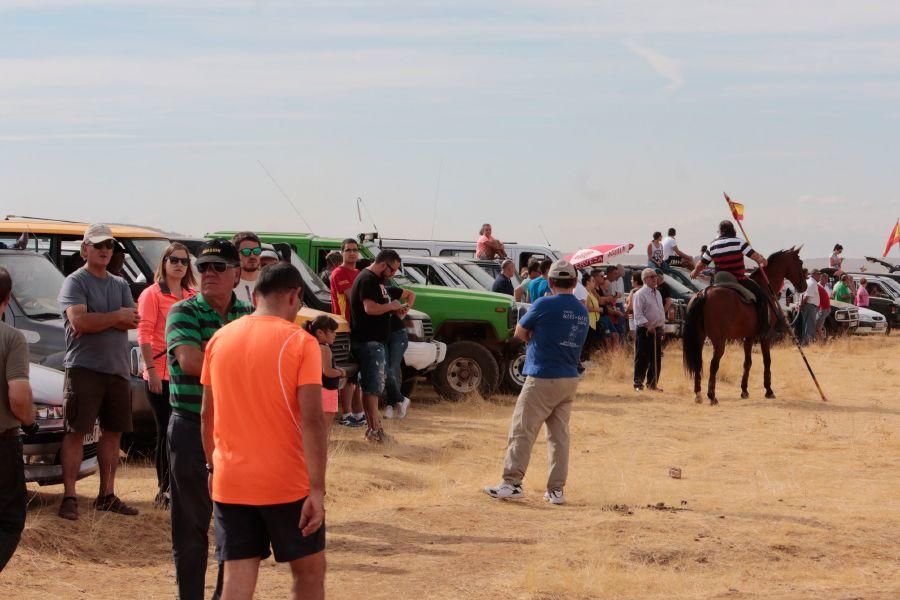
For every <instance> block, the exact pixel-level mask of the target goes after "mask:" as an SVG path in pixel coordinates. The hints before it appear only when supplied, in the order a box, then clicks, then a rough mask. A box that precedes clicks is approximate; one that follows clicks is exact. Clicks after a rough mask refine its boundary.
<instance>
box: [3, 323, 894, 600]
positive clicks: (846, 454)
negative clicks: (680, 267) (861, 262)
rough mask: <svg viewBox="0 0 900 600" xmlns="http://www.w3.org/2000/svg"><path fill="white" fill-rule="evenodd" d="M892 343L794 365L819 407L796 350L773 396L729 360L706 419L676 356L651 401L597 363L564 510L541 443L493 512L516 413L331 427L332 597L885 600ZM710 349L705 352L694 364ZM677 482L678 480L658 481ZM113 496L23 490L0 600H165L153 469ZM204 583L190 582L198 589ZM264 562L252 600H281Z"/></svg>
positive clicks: (618, 365) (784, 353)
mask: <svg viewBox="0 0 900 600" xmlns="http://www.w3.org/2000/svg"><path fill="white" fill-rule="evenodd" d="M898 351H900V339H898V338H897V337H892V338H889V339H884V338H881V339H877V340H876V339H852V340H843V341H838V342H836V343H832V344H830V345H828V346H825V347H820V348H814V349H811V350H810V351H809V355H810V359H811V362H812V364H813V366H814V368H815V369H816V371H817V373H818V374H819V377H820V381H821V382H822V384H823V386H824V388H825V389H826V392H827V393H828V395H829V402H828V403H823V402H821V401H820V400H819V399H818V396H817V394H816V391H815V388H814V387H813V385H812V383H811V381H810V380H809V377H808V375H807V374H806V371H805V368H804V367H803V364H802V362H801V360H800V358H799V356H798V355H797V352H796V350H795V349H792V348H780V349H778V350H777V351H776V352H775V357H774V362H775V365H774V383H775V391H776V393H777V394H778V399H777V400H765V399H763V394H762V389H761V387H762V386H761V378H762V376H761V372H760V365H761V358H760V357H759V355H756V356H755V360H756V364H755V366H754V372H753V376H752V379H751V384H752V396H751V398H750V399H749V400H740V399H739V390H738V389H737V386H738V380H739V368H740V363H741V355H740V352H739V351H738V349H737V348H730V349H729V351H728V353H727V354H726V358H725V361H724V364H723V367H722V369H723V372H722V377H721V378H720V387H719V399H720V401H721V405H720V406H718V407H710V406H708V405H702V406H701V405H696V404H694V402H693V400H692V395H691V393H690V390H689V382H688V381H687V379H686V378H685V377H684V375H683V372H682V369H681V364H680V360H681V357H680V351H679V350H678V348H677V347H673V348H670V349H667V354H666V357H665V359H664V371H663V379H662V384H661V385H662V387H663V388H664V389H665V392H664V393H659V394H652V393H649V392H645V393H643V394H636V393H635V392H633V391H632V390H631V387H630V385H629V380H630V366H629V363H628V361H629V358H628V357H627V356H625V355H622V356H616V357H612V358H611V359H609V360H606V361H599V362H598V363H597V364H595V365H593V366H592V367H591V370H590V372H589V374H588V376H587V377H586V378H585V380H584V381H583V383H582V384H581V387H580V394H579V397H578V400H577V405H576V407H575V410H574V413H573V418H572V424H571V428H572V440H573V444H572V459H571V466H570V476H569V484H568V486H567V488H566V495H567V499H568V501H569V502H568V504H567V505H566V506H560V507H556V506H549V505H547V504H545V503H544V502H543V501H542V500H541V495H542V492H543V485H542V484H543V482H544V477H545V476H546V444H545V443H544V440H543V439H540V440H539V441H538V443H537V445H536V447H535V450H534V454H533V460H532V464H531V469H530V471H529V473H528V476H527V478H526V480H525V489H526V493H527V499H525V500H524V501H521V502H518V503H514V502H501V501H495V500H491V499H490V498H488V497H487V496H485V495H484V494H483V493H482V491H481V489H482V487H483V486H485V485H486V484H494V483H496V482H497V481H498V480H499V475H500V468H501V463H502V459H503V451H504V447H505V442H506V432H507V428H508V425H509V418H510V415H511V412H512V405H513V403H514V401H515V398H512V397H501V398H499V399H494V400H493V401H491V402H485V401H482V400H471V401H469V402H464V403H460V404H450V403H439V402H437V401H436V400H434V399H433V398H430V397H429V396H428V394H421V395H422V396H424V398H423V400H422V402H420V403H418V404H414V405H413V408H412V410H411V412H410V416H409V418H407V419H406V420H405V421H403V422H388V424H389V428H390V429H389V431H390V433H391V434H393V435H394V438H395V442H393V443H391V444H388V445H386V446H384V447H373V446H371V445H367V444H366V443H364V442H363V441H362V432H361V431H359V430H346V429H341V428H337V429H336V438H335V440H334V443H333V445H332V448H331V457H330V463H329V471H328V505H327V510H328V517H327V522H328V567H329V571H328V583H327V585H328V595H329V597H332V598H372V599H375V598H390V599H398V598H399V599H406V598H421V599H441V598H447V599H460V598H483V597H488V598H513V599H519V598H521V599H529V600H551V599H587V598H667V599H672V598H724V599H735V600H737V599H746V598H784V599H796V598H816V599H827V598H834V599H850V598H866V599H876V598H884V599H888V598H891V599H893V598H898V597H900V542H898V538H900V500H898V497H900V430H898V426H900V394H898V393H897V389H898V381H900V361H898V359H897V355H898ZM707 353H708V351H707ZM670 467H680V468H681V469H682V472H683V477H682V478H681V479H673V478H670V477H669V468H670ZM120 473H121V479H120V485H119V493H120V495H121V496H122V497H124V498H125V499H127V500H128V501H129V502H132V503H135V504H137V505H138V506H139V507H140V509H141V511H142V512H141V515H140V516H138V517H135V518H129V517H121V516H117V515H93V514H91V512H90V511H89V509H88V505H89V497H91V496H92V495H93V494H94V493H95V490H94V486H95V485H96V478H90V479H87V480H85V481H83V482H81V483H80V485H79V491H80V493H81V494H82V497H81V510H82V515H83V516H82V519H81V520H80V521H79V522H77V523H69V522H65V521H61V520H60V519H58V518H57V517H56V516H55V511H56V507H57V504H58V502H59V501H60V499H61V492H62V490H61V488H60V487H57V486H54V487H48V488H37V487H33V488H31V492H32V494H33V497H32V498H31V505H30V510H29V514H28V524H27V526H26V530H25V533H24V537H23V540H22V543H21V545H20V546H19V550H18V552H17V554H16V556H15V557H14V558H13V560H12V562H11V563H10V565H9V566H8V567H7V569H6V571H5V572H4V573H3V574H2V576H0V597H4V598H12V597H16V598H41V599H45V598H110V597H117V598H140V599H142V600H150V599H153V598H172V597H173V596H174V593H175V592H174V590H175V588H174V575H173V567H172V561H171V551H170V542H169V530H168V527H169V521H168V513H165V512H161V511H158V510H154V509H153V507H152V505H151V500H152V498H153V487H154V478H155V476H154V471H153V470H152V469H151V468H150V467H149V466H148V465H146V464H140V463H130V464H127V465H125V466H124V467H123V468H122V470H121V471H120ZM213 576H214V573H213V570H212V569H211V570H210V573H209V575H208V577H207V581H209V582H211V581H212V580H213ZM288 578H289V574H288V571H287V570H286V569H285V568H284V567H283V566H280V565H276V564H275V563H273V562H271V560H270V561H267V562H265V563H264V564H263V566H262V568H261V575H260V583H259V587H258V597H259V598H284V597H285V596H286V589H287V584H288Z"/></svg>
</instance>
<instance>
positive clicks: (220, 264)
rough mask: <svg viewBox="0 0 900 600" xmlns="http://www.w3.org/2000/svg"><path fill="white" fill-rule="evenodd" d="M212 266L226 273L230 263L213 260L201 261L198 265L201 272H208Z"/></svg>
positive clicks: (219, 271) (217, 271)
mask: <svg viewBox="0 0 900 600" xmlns="http://www.w3.org/2000/svg"><path fill="white" fill-rule="evenodd" d="M210 268H212V269H213V270H215V272H216V273H224V272H225V269H227V268H228V265H227V264H225V263H223V262H211V263H201V264H199V265H197V270H198V271H200V272H201V273H206V272H207V271H209V270H210Z"/></svg>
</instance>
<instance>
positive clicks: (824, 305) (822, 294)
mask: <svg viewBox="0 0 900 600" xmlns="http://www.w3.org/2000/svg"><path fill="white" fill-rule="evenodd" d="M818 285H819V310H831V299H830V298H829V297H828V290H826V289H825V286H823V285H822V284H821V283H820V284H818Z"/></svg>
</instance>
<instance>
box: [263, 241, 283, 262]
mask: <svg viewBox="0 0 900 600" xmlns="http://www.w3.org/2000/svg"><path fill="white" fill-rule="evenodd" d="M259 257H260V258H274V259H275V260H281V257H280V256H278V253H277V252H275V246H273V245H272V244H262V253H260V255H259Z"/></svg>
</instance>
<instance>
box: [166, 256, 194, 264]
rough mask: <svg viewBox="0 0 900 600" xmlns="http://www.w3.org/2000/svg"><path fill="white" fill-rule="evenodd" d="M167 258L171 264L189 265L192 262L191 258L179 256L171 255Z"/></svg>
mask: <svg viewBox="0 0 900 600" xmlns="http://www.w3.org/2000/svg"><path fill="white" fill-rule="evenodd" d="M166 260H167V261H169V264H172V265H184V266H188V265H189V264H191V259H189V258H179V257H177V256H170V257H168V258H166Z"/></svg>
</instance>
